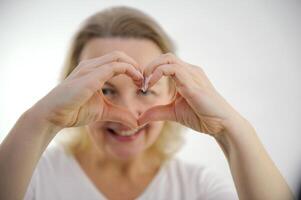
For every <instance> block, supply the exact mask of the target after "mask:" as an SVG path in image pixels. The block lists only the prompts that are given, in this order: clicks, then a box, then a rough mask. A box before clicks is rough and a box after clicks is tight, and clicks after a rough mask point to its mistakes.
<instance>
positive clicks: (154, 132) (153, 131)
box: [145, 121, 164, 148]
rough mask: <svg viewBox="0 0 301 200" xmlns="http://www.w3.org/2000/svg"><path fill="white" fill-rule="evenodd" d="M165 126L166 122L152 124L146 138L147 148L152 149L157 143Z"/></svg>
mask: <svg viewBox="0 0 301 200" xmlns="http://www.w3.org/2000/svg"><path fill="white" fill-rule="evenodd" d="M163 126H164V122H162V121H158V122H151V123H150V129H149V130H148V131H147V134H146V138H145V143H146V148H148V147H150V146H151V145H152V144H153V143H155V141H156V140H157V139H158V137H159V135H160V134H161V131H162V128H163Z"/></svg>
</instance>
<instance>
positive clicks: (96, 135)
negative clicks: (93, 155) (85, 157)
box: [87, 123, 104, 146]
mask: <svg viewBox="0 0 301 200" xmlns="http://www.w3.org/2000/svg"><path fill="white" fill-rule="evenodd" d="M102 126H103V123H91V124H89V125H88V126H87V129H88V135H89V136H90V138H91V139H92V143H94V144H95V145H96V146H102V145H103V141H104V134H102V133H101V129H102Z"/></svg>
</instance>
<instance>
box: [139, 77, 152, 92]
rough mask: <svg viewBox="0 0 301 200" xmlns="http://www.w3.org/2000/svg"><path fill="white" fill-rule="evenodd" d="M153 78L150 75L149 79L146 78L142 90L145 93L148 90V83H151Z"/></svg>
mask: <svg viewBox="0 0 301 200" xmlns="http://www.w3.org/2000/svg"><path fill="white" fill-rule="evenodd" d="M151 76H152V75H149V76H148V77H146V78H145V79H144V82H143V86H142V88H141V89H142V91H143V92H146V90H147V88H148V82H149V80H150V79H151Z"/></svg>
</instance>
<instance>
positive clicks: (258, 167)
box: [215, 117, 294, 200]
mask: <svg viewBox="0 0 301 200" xmlns="http://www.w3.org/2000/svg"><path fill="white" fill-rule="evenodd" d="M224 126H225V127H226V128H225V131H224V132H222V134H220V135H218V136H217V137H215V139H216V141H217V142H218V144H219V145H220V146H221V148H222V149H223V152H224V154H225V156H226V158H227V161H228V163H229V166H230V170H231V173H232V176H233V179H234V183H235V186H236V189H237V192H238V196H239V198H240V199H256V200H257V199H258V200H260V199H262V200H266V199H273V200H277V199H279V200H283V199H294V197H293V195H292V192H291V190H290V189H289V186H288V185H287V183H286V181H285V180H284V178H283V177H282V175H281V173H280V172H279V170H278V169H277V167H276V166H275V164H274V163H273V161H272V160H271V159H270V157H269V155H268V153H267V152H266V150H265V149H264V147H263V145H262V144H261V142H260V140H259V139H258V137H257V134H256V131H255V129H254V128H253V127H252V126H251V124H250V123H249V122H248V121H247V120H245V119H243V118H242V117H238V118H237V119H235V120H234V119H233V120H231V121H230V120H229V121H226V122H225V124H224Z"/></svg>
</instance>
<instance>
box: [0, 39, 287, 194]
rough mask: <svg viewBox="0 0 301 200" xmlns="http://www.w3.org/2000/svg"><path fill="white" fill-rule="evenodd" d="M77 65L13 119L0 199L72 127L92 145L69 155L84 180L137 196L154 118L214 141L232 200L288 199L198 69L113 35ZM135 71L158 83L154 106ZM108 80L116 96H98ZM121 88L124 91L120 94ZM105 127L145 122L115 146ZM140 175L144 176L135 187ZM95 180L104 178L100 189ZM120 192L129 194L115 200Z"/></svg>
mask: <svg viewBox="0 0 301 200" xmlns="http://www.w3.org/2000/svg"><path fill="white" fill-rule="evenodd" d="M89 45H90V46H89ZM100 47H101V48H100ZM141 49H143V51H141ZM116 50H118V51H116ZM142 52H143V53H142ZM81 60H82V62H80V64H79V65H78V66H77V67H76V69H75V70H74V71H73V72H72V73H71V75H70V76H69V77H68V78H67V79H66V80H65V81H64V82H62V83H61V84H59V85H58V86H57V87H55V88H54V89H53V90H52V91H50V92H49V94H47V95H46V96H45V97H43V98H42V99H41V100H40V101H38V102H37V103H36V104H35V105H33V106H32V107H31V108H30V109H29V110H27V111H26V112H25V113H24V114H23V115H22V116H21V117H20V118H19V120H18V121H17V123H16V124H15V126H14V127H13V128H12V130H11V131H10V133H9V134H8V135H7V137H6V138H5V140H4V141H3V143H2V144H1V146H0V176H1V181H0V184H1V185H0V186H1V187H0V188H1V192H0V199H22V198H23V195H24V193H25V191H26V188H27V186H28V183H29V180H30V177H31V175H32V173H33V170H34V167H35V166H36V164H37V162H38V160H39V158H40V156H41V154H42V153H43V151H44V150H45V148H46V147H47V145H48V143H49V142H50V141H51V140H52V138H53V137H54V136H55V135H56V134H57V133H58V132H59V131H60V130H62V129H63V128H66V127H73V126H87V128H88V129H89V130H90V132H89V136H90V138H91V140H92V141H93V145H92V148H91V149H90V150H89V151H87V152H85V154H83V155H77V159H78V161H79V163H80V164H81V166H82V168H83V169H84V170H85V171H86V172H87V175H88V176H89V177H96V178H95V179H92V181H93V182H94V183H95V185H97V187H98V188H99V189H101V190H102V191H105V192H104V193H105V195H107V196H108V197H110V198H112V199H120V198H121V197H124V198H128V199H131V198H133V197H135V196H137V195H138V194H139V193H141V191H143V188H145V186H146V185H147V184H148V183H149V182H150V181H151V179H152V177H153V176H154V175H155V173H156V171H157V169H158V166H157V165H156V164H153V165H148V164H146V163H150V159H149V158H151V155H150V154H148V152H147V150H146V149H147V148H148V147H149V146H150V145H151V144H152V143H153V142H154V141H155V139H156V138H157V137H158V135H159V133H160V130H161V128H162V122H160V121H166V120H170V121H176V122H178V123H181V124H183V125H185V126H187V127H189V128H192V129H194V130H196V131H198V132H199V133H200V134H201V133H205V134H209V135H211V136H212V137H214V138H215V140H216V141H217V143H218V144H219V145H220V147H221V149H222V151H223V152H224V154H225V156H226V158H227V161H228V163H229V167H230V170H231V173H232V176H233V180H234V182H235V186H236V189H237V192H238V195H239V197H240V199H265V200H266V199H279V200H280V199H293V196H292V193H291V191H290V189H289V187H288V185H287V183H286V182H285V180H284V179H283V177H282V176H281V174H280V172H279V170H278V169H277V167H276V166H275V165H274V163H273V162H272V160H271V159H270V157H269V156H268V154H267V152H266V151H265V149H264V147H263V145H262V144H261V142H260V140H259V139H258V137H257V134H256V131H255V129H254V127H253V126H252V125H251V124H250V123H249V122H248V121H247V120H246V119H245V118H244V117H242V116H241V115H240V114H239V113H238V112H236V111H235V109H234V108H232V107H231V105H230V104H228V103H227V102H226V100H225V99H224V98H223V97H222V96H221V95H220V94H219V93H218V92H217V91H216V89H215V88H214V87H213V85H212V84H211V82H210V81H209V79H208V78H207V76H206V74H205V72H204V71H203V70H202V68H201V67H199V66H194V65H192V64H189V63H187V62H184V61H182V60H180V59H179V58H177V57H176V56H175V55H173V54H171V53H168V54H161V53H160V51H158V48H157V47H156V46H155V45H154V44H153V43H151V42H149V41H141V40H130V39H123V40H120V39H117V40H116V38H115V39H112V38H107V39H98V40H94V41H91V43H90V44H87V46H86V47H85V49H84V51H83V53H82V55H81ZM142 73H143V76H145V77H148V76H150V75H151V78H150V79H149V84H148V85H149V88H150V89H156V87H157V89H158V87H159V86H158V85H160V87H159V88H160V89H161V92H162V94H163V93H164V92H163V91H165V95H162V97H160V98H159V97H158V99H156V98H155V99H154V102H152V101H145V100H144V99H140V98H141V96H139V95H137V88H139V87H141V85H142V81H143V77H142ZM117 75H118V76H117ZM165 77H170V78H172V79H173V80H174V82H175V83H176V88H177V96H176V98H175V99H174V100H172V101H171V98H170V94H169V93H168V92H167V90H166V88H167V81H166V79H165ZM164 79H165V80H164ZM108 81H109V82H111V83H112V84H114V85H115V88H114V89H115V90H117V91H118V96H117V97H116V96H115V98H114V97H113V96H104V95H103V94H102V93H101V92H99V91H100V89H102V88H104V87H108V85H105V83H106V82H108ZM159 81H161V83H162V84H159ZM164 81H165V82H164ZM164 83H165V84H164ZM157 84H158V85H157ZM125 88H127V89H128V88H131V89H129V91H128V92H124V90H125ZM164 88H165V89H164ZM66 94H67V95H66ZM143 98H144V97H143ZM161 98H162V99H161ZM132 101H134V103H133V102H132ZM164 104H165V105H164ZM108 122H110V123H118V124H123V125H124V126H128V128H135V127H138V126H142V125H143V124H149V128H148V129H147V131H146V133H145V135H144V136H143V137H142V138H139V140H137V141H134V142H132V143H129V144H126V145H125V144H122V145H120V146H116V145H114V142H113V141H111V140H110V139H109V138H107V137H106V136H104V134H102V133H103V132H102V131H103V129H102V128H103V127H105V126H106V125H107V123H108ZM32 124H35V125H34V126H32ZM129 147H130V148H131V149H130V150H129V149H128V148H129ZM12 155H13V156H12ZM99 163H101V164H99ZM146 166H149V167H146ZM100 168H101V169H103V170H105V172H106V173H101V172H100V171H99V169H100ZM142 175H145V178H144V179H143V180H142V181H141V182H139V179H138V177H139V176H140V177H141V176H142ZM103 180H110V181H108V182H109V183H107V184H106V183H104V182H106V181H103ZM117 180H120V182H118V183H120V185H121V187H120V191H118V192H116V191H115V193H117V194H114V193H113V192H112V191H110V190H109V188H110V187H111V185H113V186H116V185H114V184H116V182H117ZM126 190H128V191H132V193H131V194H129V196H122V195H125V194H124V193H125V191H126ZM271 191H272V192H271ZM124 198H123V199H124Z"/></svg>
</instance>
